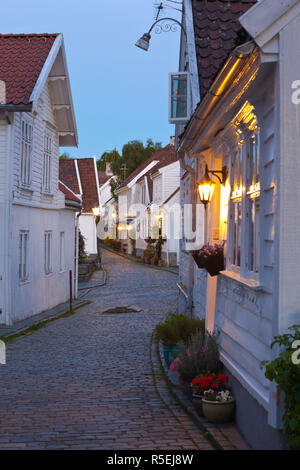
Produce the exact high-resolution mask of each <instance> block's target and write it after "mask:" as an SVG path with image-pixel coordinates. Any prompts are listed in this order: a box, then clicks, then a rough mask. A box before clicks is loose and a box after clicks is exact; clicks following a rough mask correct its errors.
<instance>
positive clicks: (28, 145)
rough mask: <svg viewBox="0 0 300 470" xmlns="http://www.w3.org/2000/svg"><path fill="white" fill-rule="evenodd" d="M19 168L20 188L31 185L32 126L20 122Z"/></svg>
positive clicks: (23, 121) (25, 122)
mask: <svg viewBox="0 0 300 470" xmlns="http://www.w3.org/2000/svg"><path fill="white" fill-rule="evenodd" d="M21 127H22V129H21V168H20V183H21V185H22V186H27V187H28V186H30V184H31V158H32V134H33V132H32V125H31V124H29V122H27V121H25V120H24V119H23V120H22V125H21Z"/></svg>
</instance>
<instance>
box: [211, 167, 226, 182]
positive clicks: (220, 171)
mask: <svg viewBox="0 0 300 470" xmlns="http://www.w3.org/2000/svg"><path fill="white" fill-rule="evenodd" d="M208 173H211V174H212V175H214V176H215V177H216V178H218V180H219V181H220V183H221V184H223V185H224V184H225V183H226V180H227V178H228V168H227V166H226V165H225V166H223V168H222V170H208ZM218 173H219V174H220V173H221V177H222V178H220V176H219V175H218Z"/></svg>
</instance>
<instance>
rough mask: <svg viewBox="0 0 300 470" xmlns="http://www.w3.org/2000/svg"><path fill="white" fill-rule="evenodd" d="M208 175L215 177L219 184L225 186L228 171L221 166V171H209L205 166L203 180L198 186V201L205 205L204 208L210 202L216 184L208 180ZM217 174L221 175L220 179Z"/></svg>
mask: <svg viewBox="0 0 300 470" xmlns="http://www.w3.org/2000/svg"><path fill="white" fill-rule="evenodd" d="M209 173H211V174H212V175H214V176H216V177H217V178H218V180H219V181H220V183H221V184H223V185H225V184H226V180H227V177H228V169H227V167H226V166H223V168H222V170H209V169H208V166H207V165H205V174H204V178H203V179H202V181H201V182H200V183H199V185H198V190H199V196H200V201H201V202H202V204H204V205H205V207H206V206H207V204H208V203H209V202H211V200H212V197H213V194H214V190H215V186H216V183H214V182H213V181H212V179H211V178H210V176H209ZM218 173H219V174H221V178H220V176H219V175H218Z"/></svg>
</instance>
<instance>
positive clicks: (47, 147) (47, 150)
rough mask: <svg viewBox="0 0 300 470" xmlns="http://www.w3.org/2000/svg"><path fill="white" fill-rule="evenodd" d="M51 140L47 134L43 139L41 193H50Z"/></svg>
mask: <svg viewBox="0 0 300 470" xmlns="http://www.w3.org/2000/svg"><path fill="white" fill-rule="evenodd" d="M51 154H52V138H51V136H50V135H49V134H46V135H45V137H44V163H43V191H45V192H47V193H50V192H51V156H52V155H51Z"/></svg>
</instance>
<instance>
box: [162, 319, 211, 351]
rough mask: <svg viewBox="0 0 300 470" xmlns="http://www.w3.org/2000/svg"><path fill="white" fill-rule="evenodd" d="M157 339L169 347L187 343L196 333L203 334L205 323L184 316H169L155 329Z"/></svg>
mask: <svg viewBox="0 0 300 470" xmlns="http://www.w3.org/2000/svg"><path fill="white" fill-rule="evenodd" d="M155 331H156V335H157V338H158V339H159V340H160V341H162V342H163V343H164V344H165V345H167V346H171V345H173V344H177V343H178V342H180V341H183V342H184V343H187V342H188V341H189V339H190V337H191V336H192V335H193V334H194V333H196V332H197V331H201V333H202V335H204V332H205V321H204V320H203V319H200V318H191V317H188V316H187V315H184V314H180V315H178V314H169V315H168V317H167V318H166V320H165V321H164V322H161V323H159V324H158V325H157V327H156V330H155Z"/></svg>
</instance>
